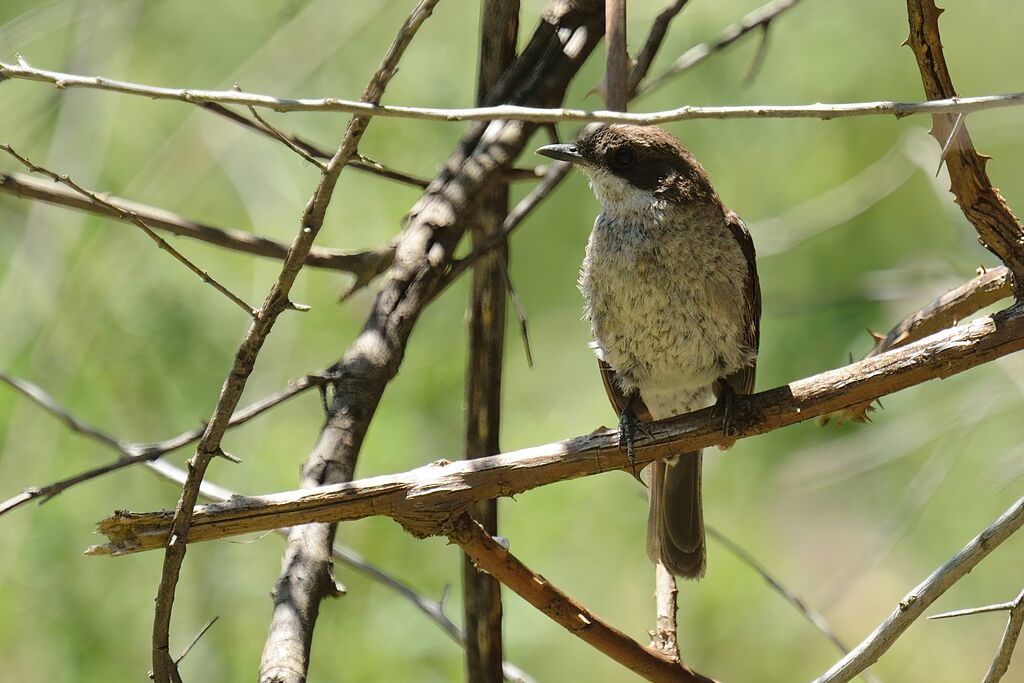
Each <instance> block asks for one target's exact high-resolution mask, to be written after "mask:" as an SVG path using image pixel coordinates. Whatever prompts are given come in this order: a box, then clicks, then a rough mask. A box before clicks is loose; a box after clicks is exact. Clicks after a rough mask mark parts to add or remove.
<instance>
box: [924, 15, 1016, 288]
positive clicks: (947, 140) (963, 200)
mask: <svg viewBox="0 0 1024 683" xmlns="http://www.w3.org/2000/svg"><path fill="white" fill-rule="evenodd" d="M939 14H941V10H939V9H938V8H937V7H936V6H935V3H934V1H933V0H907V17H908V18H909V21H910V36H909V37H908V38H907V41H906V44H908V45H910V47H911V49H912V50H913V51H914V57H915V58H916V60H917V66H918V70H919V71H920V72H921V83H922V84H923V85H924V91H925V94H926V95H927V96H928V98H929V99H939V98H953V99H956V96H957V95H956V89H955V88H954V87H953V79H952V78H950V75H949V69H948V68H947V67H946V57H945V55H944V54H943V52H942V39H941V38H940V36H939ZM935 113H936V114H938V112H935ZM947 113H948V112H947ZM957 113H958V114H959V116H948V115H944V116H939V115H935V116H933V117H932V130H931V133H932V135H933V136H934V137H935V139H936V140H938V142H939V144H940V145H942V146H943V148H944V150H945V151H944V152H943V156H944V157H945V160H946V168H947V169H948V170H949V181H950V191H951V192H952V193H953V195H954V196H955V197H956V203H957V204H959V205H960V209H961V210H962V211H963V212H964V216H966V217H967V220H968V221H970V222H971V224H972V225H973V226H974V229H975V230H976V231H977V232H978V239H979V241H980V242H981V244H982V245H983V246H984V247H985V248H986V249H988V250H989V251H991V252H992V253H993V254H995V255H996V256H998V257H999V259H1000V260H1001V261H1002V262H1003V263H1004V264H1006V266H1007V267H1008V268H1009V269H1010V272H1011V273H1013V276H1014V278H1015V279H1016V280H1017V282H1021V281H1024V248H1022V247H1021V245H1022V244H1024V224H1022V223H1021V222H1020V220H1018V219H1017V217H1016V216H1015V215H1014V214H1013V211H1011V210H1010V207H1009V206H1007V204H1006V201H1005V200H1004V199H1003V197H1002V196H1001V195H1000V194H999V191H998V190H997V189H995V188H994V187H992V181H991V180H989V177H988V173H987V172H986V171H985V164H986V162H987V161H988V157H986V156H983V155H981V154H979V153H978V152H977V151H976V150H975V149H974V143H973V142H972V141H971V135H970V133H969V132H968V131H967V126H966V125H965V124H964V122H963V118H964V116H965V115H966V114H967V112H966V111H961V112H957ZM1016 297H1017V300H1018V301H1022V300H1024V288H1021V289H1020V290H1019V291H1017V292H1016Z"/></svg>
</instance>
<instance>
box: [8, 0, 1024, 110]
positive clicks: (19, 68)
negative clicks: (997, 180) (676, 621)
mask: <svg viewBox="0 0 1024 683" xmlns="http://www.w3.org/2000/svg"><path fill="white" fill-rule="evenodd" d="M562 1H568V0H562ZM787 1H788V2H795V0H787ZM583 2H584V4H587V3H589V0H583ZM4 78H16V79H23V80H30V81H40V82H44V83H51V84H53V85H54V86H56V87H58V88H73V87H81V88H91V89H98V90H107V91H110V92H118V93H124V94H129V95H137V96H140V97H147V98H149V99H156V100H176V101H179V102H188V103H190V104H196V105H199V104H203V103H206V102H218V103H221V104H238V105H242V106H246V107H249V106H251V107H260V108H263V109H273V110H275V111H282V112H283V111H322V112H343V113H349V114H358V115H360V116H362V117H366V118H372V117H375V116H384V117H391V118H401V119H414V120H420V121H449V122H450V121H493V120H499V119H500V120H507V121H523V122H528V123H556V122H560V121H566V122H569V121H576V122H580V123H634V124H637V125H644V126H651V125H660V124H663V123H671V122H673V121H693V120H697V119H771V118H778V119H821V120H824V121H829V120H832V119H839V118H850V117H859V116H894V117H896V118H902V117H904V116H910V115H914V114H949V113H958V112H965V113H970V112H976V111H984V110H988V109H999V108H1003V107H1020V106H1024V92H1014V93H1005V94H1002V95H985V96H982V97H956V98H953V97H951V98H947V99H938V100H929V101H925V102H895V101H891V100H881V101H877V102H850V103H841V104H823V103H816V104H807V105H751V106H730V107H695V106H683V107H678V108H676V109H668V110H665V111H657V112H649V113H646V114H631V113H626V112H615V111H603V110H593V111H591V110H585V109H564V108H546V107H534V106H525V105H514V104H512V105H501V106H494V107H470V108H466V109H444V108H435V107H404V106H384V105H378V104H373V103H370V102H365V101H354V100H342V99H338V98H334V97H327V98H321V99H303V98H278V97H274V96H272V95H257V94H252V93H239V92H237V91H234V90H228V91H219V90H192V89H178V88H159V87H154V86H148V85H140V84H137V83H128V82H125V81H116V80H112V79H108V78H101V77H97V76H79V75H76V74H68V73H61V72H58V71H47V70H44V69H36V68H33V67H30V66H28V65H27V64H24V63H22V64H19V65H13V64H6V63H4V62H0V80H3V79H4ZM653 87H654V83H651V84H650V85H648V86H645V87H641V88H640V91H641V92H640V94H643V93H644V92H648V91H650V89H651V88H653Z"/></svg>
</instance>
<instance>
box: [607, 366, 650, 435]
mask: <svg viewBox="0 0 1024 683" xmlns="http://www.w3.org/2000/svg"><path fill="white" fill-rule="evenodd" d="M597 365H598V367H600V368H601V380H602V381H603V382H604V390H605V393H607V394H608V400H609V401H611V403H612V407H613V408H615V414H616V415H621V414H622V411H623V410H625V409H626V404H627V403H629V397H628V396H626V395H625V394H623V393H622V389H620V388H619V385H618V384H617V383H616V382H615V371H614V370H612V366H610V365H608V364H607V363H605V362H604V361H603V360H598V361H597ZM633 414H634V415H636V419H638V420H640V421H641V422H653V421H654V418H653V417H651V411H650V410H648V409H647V404H645V403H644V400H643V399H642V398H641V397H640V395H639V394H638V395H637V397H636V398H635V399H633Z"/></svg>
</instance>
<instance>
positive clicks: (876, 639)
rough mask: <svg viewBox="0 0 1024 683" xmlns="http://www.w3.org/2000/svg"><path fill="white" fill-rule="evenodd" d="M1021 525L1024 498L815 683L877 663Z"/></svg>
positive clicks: (835, 681)
mask: <svg viewBox="0 0 1024 683" xmlns="http://www.w3.org/2000/svg"><path fill="white" fill-rule="evenodd" d="M1021 525H1024V498H1021V499H1020V500H1018V501H1017V502H1016V503H1014V504H1013V505H1012V506H1011V507H1010V508H1009V509H1008V510H1007V511H1006V512H1004V513H1003V514H1002V516H1000V517H999V519H997V520H996V521H995V522H993V523H992V524H991V525H989V526H988V527H987V528H986V529H985V530H984V531H982V532H981V533H980V534H978V535H977V536H975V537H974V538H973V539H972V540H971V541H970V542H969V543H968V544H967V545H965V546H964V547H963V548H961V549H960V552H958V553H957V554H956V555H954V556H953V558H952V559H950V560H949V561H948V562H946V563H945V564H944V565H942V566H941V567H939V568H938V569H937V570H935V571H934V572H933V573H932V574H931V576H929V577H928V578H926V579H925V580H924V581H922V582H921V583H920V584H919V585H918V586H917V587H916V588H914V589H913V590H912V591H910V593H908V594H907V595H906V596H905V597H904V598H903V599H902V600H900V602H899V604H898V605H897V607H896V609H895V610H893V612H892V613H891V614H890V615H889V616H888V617H887V618H886V620H885V621H884V622H882V624H881V625H880V626H879V627H878V628H876V629H875V631H874V632H873V633H872V634H871V635H870V636H868V637H867V638H866V639H865V640H864V641H863V642H862V643H861V644H860V645H858V646H857V647H856V648H854V649H853V651H852V652H850V653H849V654H848V655H847V656H846V657H844V658H843V659H841V660H840V661H839V662H837V663H836V664H835V665H834V666H833V667H832V668H831V669H829V670H828V671H827V672H825V673H824V674H822V675H821V676H820V677H819V678H817V679H815V683H845V682H846V681H850V680H852V679H853V678H854V677H855V676H856V675H857V674H859V673H860V672H861V671H863V670H864V669H866V668H867V667H869V666H871V665H872V664H874V663H875V662H877V661H878V659H879V658H880V657H881V656H882V655H883V654H885V653H886V651H888V649H889V648H890V647H892V645H893V643H895V642H896V640H897V639H898V638H899V637H900V636H901V635H902V634H903V632H904V631H906V630H907V629H908V628H910V625H911V624H913V623H914V621H916V620H917V619H918V617H920V616H921V615H922V614H924V611H925V610H926V609H928V607H929V606H930V605H931V604H932V603H933V602H935V600H937V599H938V598H939V597H940V596H942V595H943V594H944V593H945V592H946V591H947V590H949V588H950V587H952V586H953V584H955V583H956V582H957V581H959V580H960V579H961V578H963V577H964V576H966V575H967V574H968V573H969V572H970V571H971V570H972V569H974V568H975V567H976V566H978V563H979V562H981V561H982V560H983V559H985V558H986V557H987V556H988V554H989V553H991V552H992V551H993V550H995V549H996V548H998V547H999V545H1000V544H1001V543H1002V542H1003V541H1005V540H1006V539H1007V538H1009V537H1010V536H1011V535H1012V534H1013V533H1014V532H1015V531H1017V530H1018V529H1019V528H1020V527H1021ZM997 680H998V679H997Z"/></svg>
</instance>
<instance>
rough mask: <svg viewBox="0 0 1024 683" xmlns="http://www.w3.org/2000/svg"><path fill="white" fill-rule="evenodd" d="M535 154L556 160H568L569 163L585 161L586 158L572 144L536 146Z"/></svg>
mask: <svg viewBox="0 0 1024 683" xmlns="http://www.w3.org/2000/svg"><path fill="white" fill-rule="evenodd" d="M537 154H539V155H541V156H543V157H548V158H550V159H557V160H558V161H568V162H569V163H571V164H585V163H586V159H584V158H583V155H582V154H580V150H579V148H577V147H576V145H572V144H566V145H544V146H543V147H539V148H537Z"/></svg>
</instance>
